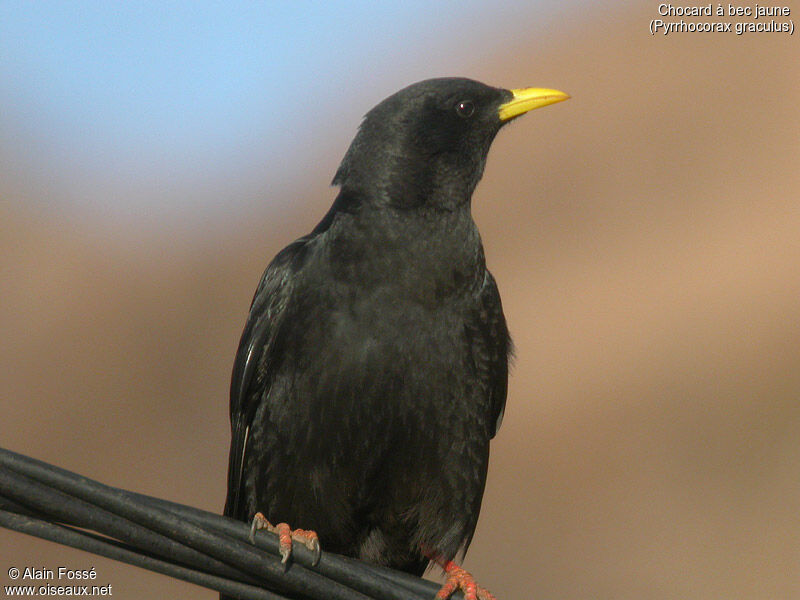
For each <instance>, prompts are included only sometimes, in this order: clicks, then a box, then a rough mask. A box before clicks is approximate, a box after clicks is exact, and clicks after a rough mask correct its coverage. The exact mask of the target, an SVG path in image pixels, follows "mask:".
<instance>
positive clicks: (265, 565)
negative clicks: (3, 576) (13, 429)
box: [0, 448, 462, 600]
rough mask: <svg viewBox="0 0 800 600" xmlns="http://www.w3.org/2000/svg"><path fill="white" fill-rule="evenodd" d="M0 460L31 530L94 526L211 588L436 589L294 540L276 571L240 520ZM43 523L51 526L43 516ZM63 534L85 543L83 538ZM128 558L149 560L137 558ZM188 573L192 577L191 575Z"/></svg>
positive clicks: (4, 504)
mask: <svg viewBox="0 0 800 600" xmlns="http://www.w3.org/2000/svg"><path fill="white" fill-rule="evenodd" d="M0 467H4V469H3V468H0V475H3V476H2V477H0V481H3V487H0V494H3V495H5V496H6V498H3V497H0V509H5V510H7V511H11V512H14V513H19V514H28V515H29V516H30V514H31V509H33V515H32V516H33V518H35V519H36V520H38V521H39V524H38V525H36V527H37V528H39V529H37V530H38V531H41V530H42V528H46V527H45V526H46V523H44V521H46V520H56V521H60V522H63V523H69V524H72V525H77V526H79V527H86V528H89V529H94V530H95V531H98V532H100V533H103V534H104V535H108V536H111V537H113V538H116V539H117V540H122V542H124V543H122V542H117V541H114V540H111V541H105V540H106V538H99V537H98V536H92V535H91V534H87V535H88V536H90V537H92V539H94V541H93V542H92V544H93V547H97V541H98V540H101V541H103V543H105V544H106V545H112V546H116V547H117V548H121V549H123V550H124V551H125V552H127V553H129V554H127V556H128V558H130V559H132V560H137V561H138V560H141V559H140V558H135V557H136V556H139V557H144V558H146V559H149V560H150V561H160V562H161V563H163V564H165V565H171V566H170V568H175V569H179V570H180V569H184V570H185V573H188V572H193V573H196V574H202V575H207V576H208V577H211V578H216V580H213V579H209V580H208V581H209V582H214V583H215V585H207V587H212V588H213V589H220V588H219V587H217V586H218V585H220V584H222V582H225V584H226V585H227V584H237V585H238V584H241V585H245V586H247V584H248V583H254V582H255V583H257V582H259V581H262V582H267V583H268V584H269V587H270V588H275V589H278V590H279V591H280V590H284V591H286V592H289V593H295V594H297V593H300V594H301V595H303V596H305V597H308V598H312V599H315V600H316V599H319V600H323V599H325V600H327V599H329V598H331V599H338V600H369V599H380V600H430V599H431V598H433V596H434V595H435V594H436V592H437V591H438V589H439V586H438V585H437V584H435V583H433V582H430V581H425V580H422V579H420V578H418V577H414V576H412V575H408V574H407V573H402V572H399V571H394V570H392V569H388V568H385V567H378V566H375V565H369V564H367V563H363V562H361V561H358V560H355V559H352V558H348V557H344V556H339V555H336V554H331V553H326V552H323V553H322V556H321V560H320V563H319V565H318V566H317V567H315V568H313V570H312V569H310V568H307V567H310V566H311V565H312V562H313V560H314V555H313V553H312V552H311V551H309V550H308V549H307V548H305V547H304V546H302V545H300V544H295V545H294V547H293V552H292V562H293V563H294V564H292V565H291V566H290V567H289V569H288V570H287V571H286V572H285V573H284V567H283V565H282V564H281V563H280V561H279V559H278V542H277V536H275V535H270V534H263V533H259V534H258V535H256V542H255V546H254V545H253V544H251V543H250V541H249V532H250V528H249V526H248V525H247V524H246V523H242V522H239V521H236V520H234V519H230V518H227V517H222V516H220V515H217V514H214V513H211V512H208V511H204V510H200V509H197V508H193V507H189V506H184V505H181V504H177V503H174V502H170V501H167V500H162V499H159V498H154V497H151V496H145V495H142V494H137V493H134V492H129V491H126V490H121V489H118V488H113V487H110V486H107V485H104V484H101V483H99V482H96V481H93V480H91V479H88V478H86V477H83V476H81V475H77V474H75V473H72V472H70V471H66V470H64V469H60V468H58V467H55V466H53V465H49V464H47V463H44V462H42V461H38V460H35V459H32V458H29V457H26V456H23V455H20V454H17V453H14V452H11V451H9V450H5V449H2V448H0ZM3 471H5V473H3ZM6 492H7V493H6ZM8 498H11V499H12V500H14V502H9V500H8ZM31 527H33V526H31ZM51 527H54V528H55V527H59V526H57V525H53V524H51ZM69 529H70V531H72V532H73V533H75V530H73V529H71V528H69ZM80 533H82V534H85V532H80ZM51 535H53V534H52V533H51ZM58 535H66V534H62V533H59V534H58ZM84 537H85V536H84ZM47 539H51V538H47ZM71 539H73V540H74V541H76V543H86V544H88V542H86V541H85V539H84V540H83V541H81V540H80V539H79V538H71ZM76 547H83V546H76ZM87 549H88V548H87ZM90 551H91V550H90ZM264 551H266V552H268V553H269V554H264ZM120 560H123V559H120ZM124 562H130V561H124ZM144 562H147V560H144ZM131 564H137V565H138V566H143V567H144V568H150V567H148V566H146V565H145V564H144V563H143V564H139V563H138V562H137V563H133V562H132V563H131ZM153 564H157V563H153ZM154 570H157V569H154ZM314 571H316V572H314ZM159 572H161V571H159ZM176 576H177V575H176ZM193 577H194V575H193ZM180 578H183V577H180ZM193 581H194V582H199V580H198V579H197V577H195V579H194V580H193ZM199 584H200V585H206V584H205V583H202V582H199ZM250 587H252V586H250ZM228 589H230V588H227V589H226V590H224V591H225V593H228V594H230V595H235V596H238V597H242V598H250V597H251V596H250V595H247V594H248V593H249V592H247V591H246V590H245V589H243V588H242V589H239V590H238V591H228ZM237 589H238V588H237ZM262 597H263V596H262ZM272 597H273V598H279V597H280V596H276V595H274V594H273V596H272ZM459 597H462V594H461V593H460V592H457V593H456V594H454V596H453V598H454V599H456V598H459Z"/></svg>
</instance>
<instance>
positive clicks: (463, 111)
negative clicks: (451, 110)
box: [456, 100, 475, 119]
mask: <svg viewBox="0 0 800 600" xmlns="http://www.w3.org/2000/svg"><path fill="white" fill-rule="evenodd" d="M474 112H475V104H473V103H472V101H471V100H461V101H460V102H456V114H457V115H458V116H459V117H462V118H464V119H467V118H469V117H471V116H472V113H474Z"/></svg>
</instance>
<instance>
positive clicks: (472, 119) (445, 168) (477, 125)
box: [333, 78, 569, 210]
mask: <svg viewBox="0 0 800 600" xmlns="http://www.w3.org/2000/svg"><path fill="white" fill-rule="evenodd" d="M567 98H569V96H568V95H567V94H565V93H563V92H559V91H558V90H549V89H542V88H524V89H516V90H506V89H502V88H495V87H490V86H488V85H484V84H482V83H479V82H477V81H473V80H471V79H462V78H441V79H428V80H425V81H421V82H419V83H415V84H413V85H410V86H408V87H406V88H404V89H402V90H400V91H399V92H397V93H396V94H393V95H392V96H389V97H388V98H386V99H385V100H383V101H382V102H381V103H380V104H378V105H377V106H375V108H373V109H372V110H371V111H369V112H368V113H367V115H366V116H365V117H364V121H363V122H362V124H361V127H360V128H359V131H358V134H357V135H356V137H355V139H354V140H353V143H352V144H351V145H350V148H349V150H348V151H347V154H346V155H345V157H344V160H343V161H342V164H341V165H340V166H339V169H338V171H337V172H336V176H335V177H334V179H333V183H334V185H339V186H341V188H342V191H343V192H345V193H348V194H349V195H353V196H355V197H358V198H359V202H362V203H363V202H368V203H375V204H378V205H381V206H387V205H388V206H393V207H397V208H414V207H419V206H423V205H424V206H427V207H428V208H430V209H433V210H437V209H438V210H453V209H454V208H455V207H456V206H459V205H463V204H465V203H468V202H469V199H470V197H471V196H472V192H473V190H474V189H475V186H476V185H477V183H478V181H479V180H480V178H481V175H482V174H483V167H484V164H485V162H486V155H487V154H488V152H489V146H490V145H491V143H492V140H493V139H494V136H495V135H496V134H497V132H498V131H499V130H500V128H501V127H502V126H503V125H504V124H505V123H508V122H509V121H510V120H512V119H513V118H515V117H517V116H519V115H521V114H524V113H526V112H528V111H529V110H532V109H534V108H539V107H542V106H547V105H548V104H553V103H555V102H560V101H562V100H566V99H567Z"/></svg>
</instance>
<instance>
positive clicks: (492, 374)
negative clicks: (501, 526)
mask: <svg viewBox="0 0 800 600" xmlns="http://www.w3.org/2000/svg"><path fill="white" fill-rule="evenodd" d="M568 97H569V96H567V95H566V94H564V93H563V92H559V91H557V90H549V89H541V88H525V89H515V90H506V89H500V88H494V87H490V86H487V85H484V84H482V83H478V82H476V81H472V80H469V79H460V78H442V79H430V80H427V81H422V82H419V83H415V84H413V85H411V86H409V87H407V88H405V89H403V90H400V91H399V92H397V93H396V94H394V95H392V96H390V97H388V98H386V99H385V100H384V101H382V102H381V103H380V104H378V105H377V106H376V107H375V108H373V109H372V110H371V111H369V113H367V115H366V116H365V118H364V120H363V122H362V124H361V126H360V128H359V130H358V134H357V135H356V137H355V139H354V140H353V142H352V144H351V145H350V148H349V150H348V151H347V154H346V155H345V157H344V160H343V161H342V163H341V166H340V167H339V169H338V171H337V172H336V176H335V177H334V179H333V184H334V185H337V186H339V194H338V196H337V197H336V200H335V201H334V203H333V206H332V207H331V209H330V210H329V211H328V213H327V214H326V215H325V217H324V218H323V219H322V220H321V221H320V223H319V224H318V225H317V226H316V228H315V229H314V230H313V231H312V232H311V233H310V234H308V235H306V236H304V237H301V238H299V239H298V240H296V241H295V242H293V243H291V244H289V245H288V246H287V247H286V248H284V249H283V250H282V251H281V252H279V253H278V255H277V256H276V257H275V258H274V259H273V260H272V262H271V263H270V264H269V266H268V267H267V269H266V271H265V272H264V275H263V276H262V278H261V282H260V283H259V285H258V289H257V290H256V293H255V297H254V298H253V303H252V305H251V307H250V314H249V317H248V319H247V324H246V325H245V328H244V333H243V334H242V338H241V342H240V345H239V350H238V353H237V355H236V361H235V363H234V368H233V380H232V382H231V398H230V416H231V429H232V442H231V450H230V462H229V473H228V497H227V502H226V505H225V514H226V515H229V516H232V517H235V518H237V519H241V520H243V521H250V520H252V519H254V518H255V516H256V514H257V513H258V512H260V513H262V515H259V516H258V518H256V520H255V521H254V524H256V523H257V524H258V526H259V527H261V526H267V527H269V528H271V529H272V530H277V529H281V530H282V532H283V538H284V546H285V551H286V554H287V555H288V552H289V551H290V547H291V539H295V540H297V541H302V542H303V543H306V544H307V545H309V546H311V547H314V546H315V544H316V541H314V536H313V532H311V533H309V532H308V531H306V532H298V533H297V534H296V535H291V534H290V532H289V530H288V526H286V525H285V523H290V524H292V526H296V527H297V526H299V527H303V528H306V529H308V530H314V531H316V532H317V534H319V539H320V540H321V541H322V545H323V546H324V547H325V549H326V550H329V551H332V552H337V553H340V554H345V555H348V556H353V557H357V558H360V559H362V560H365V561H370V562H373V563H377V564H381V565H387V566H390V567H394V568H397V569H401V570H404V571H407V572H409V573H415V574H422V573H423V571H424V570H425V568H426V567H427V565H428V564H429V562H430V561H434V562H436V563H438V564H439V565H440V566H442V568H444V569H445V572H446V573H447V575H448V583H447V584H446V585H445V586H444V588H442V591H441V592H440V597H442V598H444V597H447V596H448V595H449V594H450V593H451V592H452V591H453V589H455V588H457V587H460V588H461V589H463V590H464V591H465V593H466V594H467V597H472V598H475V594H476V593H477V597H479V598H489V597H491V596H490V594H489V593H488V592H486V591H485V590H483V589H482V588H477V589H476V585H475V583H474V580H473V579H472V577H471V576H470V575H469V574H468V573H466V572H465V571H463V570H462V569H460V567H458V566H457V565H455V563H453V562H452V560H453V559H454V558H455V557H456V555H457V554H458V553H459V552H461V553H462V555H463V552H465V551H466V548H467V546H468V545H469V543H470V540H471V538H472V534H473V532H474V530H475V526H476V524H477V521H478V512H479V510H480V506H481V497H482V496H483V489H484V484H485V482H486V470H487V464H488V459H489V440H490V439H491V438H492V437H494V435H495V433H496V432H497V429H498V427H499V425H500V421H501V419H502V416H503V409H504V406H505V402H506V389H507V380H508V356H509V352H510V347H511V344H510V339H509V336H508V330H507V329H506V322H505V318H504V316H503V310H502V307H501V304H500V296H499V294H498V291H497V285H496V284H495V280H494V278H493V277H492V274H491V273H490V272H489V271H488V270H487V269H486V264H485V261H484V254H483V247H482V245H481V238H480V235H479V233H478V229H477V227H476V226H475V223H474V221H473V220H472V216H471V212H470V201H471V197H472V192H473V190H474V189H475V186H476V184H477V183H478V180H479V179H480V178H481V175H482V173H483V168H484V164H485V162H486V155H487V153H488V151H489V146H490V145H491V143H492V140H493V139H494V137H495V135H496V134H497V132H498V131H499V130H500V128H501V127H502V126H503V125H504V124H505V123H507V122H509V121H510V120H511V119H513V118H515V117H517V116H519V115H521V114H523V113H525V112H527V111H529V110H532V109H534V108H539V107H542V106H546V105H548V104H552V103H554V102H559V101H561V100H566V99H567V98H568ZM262 517H265V519H262ZM266 519H268V520H269V521H270V522H272V523H278V522H281V525H280V526H279V527H275V528H273V527H272V526H269V525H267V524H266V523H265V520H266Z"/></svg>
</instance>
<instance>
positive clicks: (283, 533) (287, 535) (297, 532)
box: [250, 512, 322, 566]
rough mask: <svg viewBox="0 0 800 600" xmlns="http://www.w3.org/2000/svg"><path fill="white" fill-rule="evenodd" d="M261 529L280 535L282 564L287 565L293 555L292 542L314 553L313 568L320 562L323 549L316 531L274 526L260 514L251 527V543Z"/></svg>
mask: <svg viewBox="0 0 800 600" xmlns="http://www.w3.org/2000/svg"><path fill="white" fill-rule="evenodd" d="M259 529H266V530H267V531H271V532H272V533H275V534H277V535H278V544H279V547H280V553H281V562H282V563H283V564H286V562H287V561H288V560H289V557H290V556H291V555H292V541H295V542H300V543H301V544H303V545H304V546H305V547H306V548H308V549H309V550H311V551H312V552H313V553H314V562H313V563H312V565H313V566H316V564H317V563H318V562H319V558H320V555H321V552H322V551H321V549H320V546H319V538H318V537H317V533H316V532H315V531H306V530H305V529H294V530H293V529H291V528H290V527H289V526H288V525H287V524H286V523H278V524H277V525H273V524H272V523H270V522H269V521H267V518H266V517H265V516H264V515H263V514H261V513H260V512H259V513H256V514H255V516H253V524H252V525H251V526H250V541H251V542H252V541H254V540H255V535H256V531H258V530H259Z"/></svg>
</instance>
